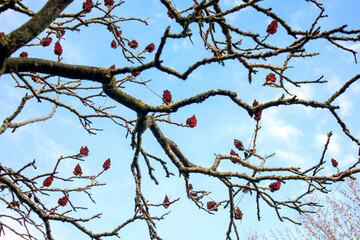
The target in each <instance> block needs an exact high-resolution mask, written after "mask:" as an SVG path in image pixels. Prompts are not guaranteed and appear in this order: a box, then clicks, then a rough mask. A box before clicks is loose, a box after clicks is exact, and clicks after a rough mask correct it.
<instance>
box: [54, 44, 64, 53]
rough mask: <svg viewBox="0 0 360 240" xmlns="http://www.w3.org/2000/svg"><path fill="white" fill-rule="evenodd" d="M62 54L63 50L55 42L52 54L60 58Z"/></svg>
mask: <svg viewBox="0 0 360 240" xmlns="http://www.w3.org/2000/svg"><path fill="white" fill-rule="evenodd" d="M62 52H63V49H62V47H61V45H60V42H59V41H57V42H56V43H55V48H54V53H55V54H56V55H58V56H60V55H61V54H62Z"/></svg>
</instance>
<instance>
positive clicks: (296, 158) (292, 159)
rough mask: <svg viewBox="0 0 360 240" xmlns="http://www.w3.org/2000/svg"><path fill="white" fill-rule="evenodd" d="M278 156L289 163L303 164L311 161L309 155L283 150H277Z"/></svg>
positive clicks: (294, 164)
mask: <svg viewBox="0 0 360 240" xmlns="http://www.w3.org/2000/svg"><path fill="white" fill-rule="evenodd" d="M275 153H276V155H275V156H276V157H278V158H280V159H282V160H285V161H287V162H289V163H290V164H289V165H293V166H303V165H304V164H307V163H310V162H311V158H310V157H308V156H302V155H298V154H295V153H290V152H286V151H283V150H279V149H278V150H276V151H275Z"/></svg>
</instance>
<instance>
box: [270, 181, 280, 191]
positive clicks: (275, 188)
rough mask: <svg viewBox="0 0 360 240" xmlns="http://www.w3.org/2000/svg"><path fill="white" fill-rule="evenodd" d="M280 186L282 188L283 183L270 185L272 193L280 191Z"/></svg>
mask: <svg viewBox="0 0 360 240" xmlns="http://www.w3.org/2000/svg"><path fill="white" fill-rule="evenodd" d="M280 186H281V182H279V181H277V182H274V183H270V185H269V188H270V191H271V192H275V191H277V190H279V189H280Z"/></svg>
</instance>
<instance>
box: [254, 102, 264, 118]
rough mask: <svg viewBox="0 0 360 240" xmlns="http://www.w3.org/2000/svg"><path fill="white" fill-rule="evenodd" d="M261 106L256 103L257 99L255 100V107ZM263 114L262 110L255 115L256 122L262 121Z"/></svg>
mask: <svg viewBox="0 0 360 240" xmlns="http://www.w3.org/2000/svg"><path fill="white" fill-rule="evenodd" d="M258 105H259V103H258V102H257V101H256V99H254V102H253V105H252V106H253V107H256V106H258ZM261 113H262V110H260V111H257V112H256V113H254V119H255V120H256V121H260V120H261Z"/></svg>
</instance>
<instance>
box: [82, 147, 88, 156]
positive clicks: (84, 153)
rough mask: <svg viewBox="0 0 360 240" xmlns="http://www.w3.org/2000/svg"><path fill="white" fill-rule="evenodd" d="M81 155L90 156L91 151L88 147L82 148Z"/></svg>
mask: <svg viewBox="0 0 360 240" xmlns="http://www.w3.org/2000/svg"><path fill="white" fill-rule="evenodd" d="M80 154H81V155H84V156H87V155H89V149H88V147H87V146H85V147H82V146H81V148H80Z"/></svg>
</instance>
